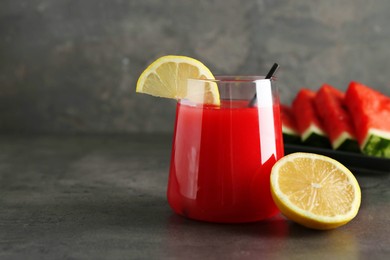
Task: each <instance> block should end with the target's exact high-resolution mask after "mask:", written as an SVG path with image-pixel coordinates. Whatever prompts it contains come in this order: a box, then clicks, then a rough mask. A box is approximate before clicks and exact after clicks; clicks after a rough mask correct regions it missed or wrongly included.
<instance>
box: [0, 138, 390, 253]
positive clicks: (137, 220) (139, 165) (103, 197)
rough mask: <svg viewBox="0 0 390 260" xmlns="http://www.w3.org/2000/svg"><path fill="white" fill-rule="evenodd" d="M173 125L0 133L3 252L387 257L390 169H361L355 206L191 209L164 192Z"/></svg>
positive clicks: (0, 236)
mask: <svg viewBox="0 0 390 260" xmlns="http://www.w3.org/2000/svg"><path fill="white" fill-rule="evenodd" d="M170 149H171V136H170V135H128V136H94V135H82V136H42V135H39V136H36V135H35V136H33V135H28V136H17V135H0V259H368V258H370V259H389V256H390V247H389V245H390V217H389V213H390V204H389V202H390V188H389V187H390V185H389V184H390V177H389V176H390V170H389V173H383V174H370V173H367V172H365V173H359V172H355V175H356V177H357V179H358V181H359V183H360V185H361V188H362V206H361V209H360V211H359V214H358V216H357V217H356V218H355V219H354V220H353V221H352V222H350V223H349V224H347V225H346V226H343V227H341V228H338V229H335V230H331V231H315V230H310V229H306V228H304V227H301V226H299V225H297V224H294V223H292V222H291V221H289V220H287V219H285V218H284V217H283V216H282V215H279V216H277V217H274V218H272V219H269V220H266V221H262V222H257V223H250V224H235V225H228V224H211V223H204V222H197V221H192V220H188V219H184V218H182V217H180V216H177V215H175V214H174V213H172V211H171V210H170V208H169V206H168V204H167V201H166V196H165V192H166V183H167V178H168V169H169V159H170Z"/></svg>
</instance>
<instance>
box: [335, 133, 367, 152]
mask: <svg viewBox="0 0 390 260" xmlns="http://www.w3.org/2000/svg"><path fill="white" fill-rule="evenodd" d="M332 148H333V149H334V150H342V151H351V152H359V151H360V148H359V144H358V142H357V140H356V138H354V137H353V136H352V135H351V134H350V133H348V132H347V131H344V132H342V133H341V134H340V135H339V137H337V138H336V139H335V140H334V141H333V142H332Z"/></svg>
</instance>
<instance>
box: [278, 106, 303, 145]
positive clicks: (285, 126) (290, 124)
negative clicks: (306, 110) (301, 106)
mask: <svg viewBox="0 0 390 260" xmlns="http://www.w3.org/2000/svg"><path fill="white" fill-rule="evenodd" d="M280 116H281V119H282V132H283V138H284V141H285V143H299V142H300V135H299V133H298V129H297V125H296V122H295V118H294V114H293V112H292V108H291V107H289V106H286V105H283V104H281V105H280Z"/></svg>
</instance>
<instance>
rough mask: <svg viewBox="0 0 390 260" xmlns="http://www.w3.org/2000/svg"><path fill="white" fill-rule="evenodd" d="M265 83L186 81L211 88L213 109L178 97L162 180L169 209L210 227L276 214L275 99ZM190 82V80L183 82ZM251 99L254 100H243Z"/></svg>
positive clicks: (279, 148) (278, 147)
mask: <svg viewBox="0 0 390 260" xmlns="http://www.w3.org/2000/svg"><path fill="white" fill-rule="evenodd" d="M271 81H272V80H268V79H260V78H258V77H245V78H240V79H238V78H226V77H223V78H220V79H219V80H217V81H208V80H189V87H193V88H194V89H196V91H199V89H202V88H203V87H204V86H205V85H207V84H216V85H218V89H219V93H220V98H221V103H220V105H219V106H216V105H208V104H205V103H198V102H192V101H188V100H185V99H183V100H180V101H179V102H178V104H177V112H176V123H175V133H174V139H173V147H172V158H171V167H170V175H169V183H168V201H169V204H170V206H171V207H172V209H173V210H174V211H175V212H176V213H178V214H180V215H183V216H186V217H188V218H192V219H197V220H203V221H211V222H225V223H226V222H228V223H237V222H252V221H258V220H262V219H265V218H268V217H271V216H274V215H275V214H277V213H278V212H279V211H278V209H277V207H276V205H275V204H274V202H273V200H272V197H271V193H270V179H269V177H270V172H271V168H272V166H273V165H274V163H275V162H276V161H277V160H278V159H279V158H281V157H282V156H283V139H282V131H281V120H280V111H279V100H278V96H277V91H276V88H275V86H273V85H271ZM191 82H192V83H191ZM255 94H257V102H256V104H255V105H254V106H250V105H249V103H250V100H251V99H252V98H253V96H254V95H255Z"/></svg>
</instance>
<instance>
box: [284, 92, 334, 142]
mask: <svg viewBox="0 0 390 260" xmlns="http://www.w3.org/2000/svg"><path fill="white" fill-rule="evenodd" d="M315 96H316V93H315V92H314V91H312V90H310V89H305V88H303V89H301V90H300V91H299V92H298V94H297V96H296V97H295V99H294V100H293V102H292V111H293V114H294V117H295V119H296V122H297V128H298V132H299V134H300V135H301V140H302V141H303V142H310V139H313V140H315V141H314V142H312V144H315V145H319V146H329V141H328V139H327V135H326V133H325V131H324V128H323V126H322V124H321V122H320V120H319V118H318V115H317V112H316V108H315V104H314V99H315Z"/></svg>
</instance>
